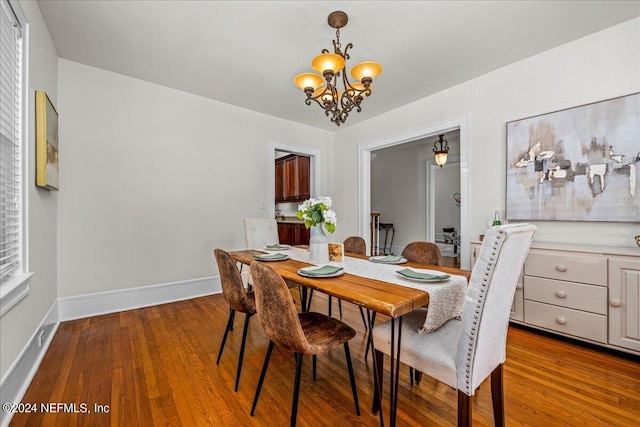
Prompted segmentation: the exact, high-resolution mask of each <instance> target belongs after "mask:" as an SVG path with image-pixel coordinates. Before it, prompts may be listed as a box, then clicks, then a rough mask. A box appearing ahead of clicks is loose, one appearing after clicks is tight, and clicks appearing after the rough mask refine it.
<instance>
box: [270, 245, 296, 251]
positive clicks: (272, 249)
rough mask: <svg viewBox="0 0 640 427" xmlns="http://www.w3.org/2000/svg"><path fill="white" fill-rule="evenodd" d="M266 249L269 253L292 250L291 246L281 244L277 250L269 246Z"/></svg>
mask: <svg viewBox="0 0 640 427" xmlns="http://www.w3.org/2000/svg"><path fill="white" fill-rule="evenodd" d="M264 249H265V250H267V251H286V250H288V249H291V246H289V245H280V244H279V245H278V247H277V248H270V247H269V246H265V247H264Z"/></svg>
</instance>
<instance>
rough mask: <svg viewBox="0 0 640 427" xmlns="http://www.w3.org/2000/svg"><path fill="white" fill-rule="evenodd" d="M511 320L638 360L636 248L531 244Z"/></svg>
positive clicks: (639, 258)
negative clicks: (618, 352)
mask: <svg viewBox="0 0 640 427" xmlns="http://www.w3.org/2000/svg"><path fill="white" fill-rule="evenodd" d="M480 247H481V243H480V242H471V260H472V263H475V260H476V257H477V254H478V253H479V251H480ZM511 321H512V322H514V323H520V324H523V325H527V326H530V327H533V328H537V329H541V330H545V331H547V332H553V333H556V334H559V335H563V336H567V337H571V338H576V339H579V340H583V341H587V342H590V343H593V344H597V345H600V346H605V347H609V348H613V349H617V350H621V351H625V352H628V353H633V354H637V355H640V249H636V248H616V247H609V246H584V245H573V244H560V243H544V242H534V243H533V244H532V245H531V250H530V251H529V255H528V256H527V259H526V261H525V264H524V268H523V271H522V274H521V276H520V280H519V283H518V286H517V287H516V293H515V296H514V299H513V305H512V308H511Z"/></svg>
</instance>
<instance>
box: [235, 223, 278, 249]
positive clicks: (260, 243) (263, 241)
mask: <svg viewBox="0 0 640 427" xmlns="http://www.w3.org/2000/svg"><path fill="white" fill-rule="evenodd" d="M244 237H245V241H246V243H247V249H263V248H264V247H265V246H266V245H275V244H278V243H280V238H279V237H278V223H277V222H276V220H275V219H273V218H245V219H244Z"/></svg>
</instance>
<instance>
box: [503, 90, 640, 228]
mask: <svg viewBox="0 0 640 427" xmlns="http://www.w3.org/2000/svg"><path fill="white" fill-rule="evenodd" d="M638 167H640V93H635V94H632V95H627V96H622V97H619V98H613V99H608V100H605V101H600V102H595V103H592V104H587V105H582V106H579V107H574V108H569V109H566V110H561V111H556V112H552V113H547V114H542V115H539V116H535V117H529V118H526V119H522V120H515V121H512V122H509V123H507V218H508V219H510V220H556V221H609V222H640V185H639V181H640V174H639V171H638Z"/></svg>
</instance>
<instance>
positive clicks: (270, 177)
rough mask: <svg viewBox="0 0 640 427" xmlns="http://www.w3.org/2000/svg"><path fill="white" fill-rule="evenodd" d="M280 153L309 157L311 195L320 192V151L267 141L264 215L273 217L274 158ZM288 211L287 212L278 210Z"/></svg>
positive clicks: (274, 212)
mask: <svg viewBox="0 0 640 427" xmlns="http://www.w3.org/2000/svg"><path fill="white" fill-rule="evenodd" d="M282 153H288V154H299V155H302V156H307V157H309V158H310V171H311V172H310V189H311V197H317V196H319V195H320V194H322V189H321V186H320V182H321V178H320V177H321V174H320V172H321V169H320V168H321V159H320V151H319V150H314V149H311V148H308V147H299V146H295V145H290V144H284V143H281V142H278V141H269V148H268V152H267V162H268V164H267V203H266V208H267V209H266V210H267V212H266V217H267V218H275V215H276V203H275V163H276V158H277V157H278V156H281V155H282ZM290 209H293V210H297V204H295V206H293V207H290ZM280 213H281V214H283V213H289V212H280ZM294 215H295V213H294Z"/></svg>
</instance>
